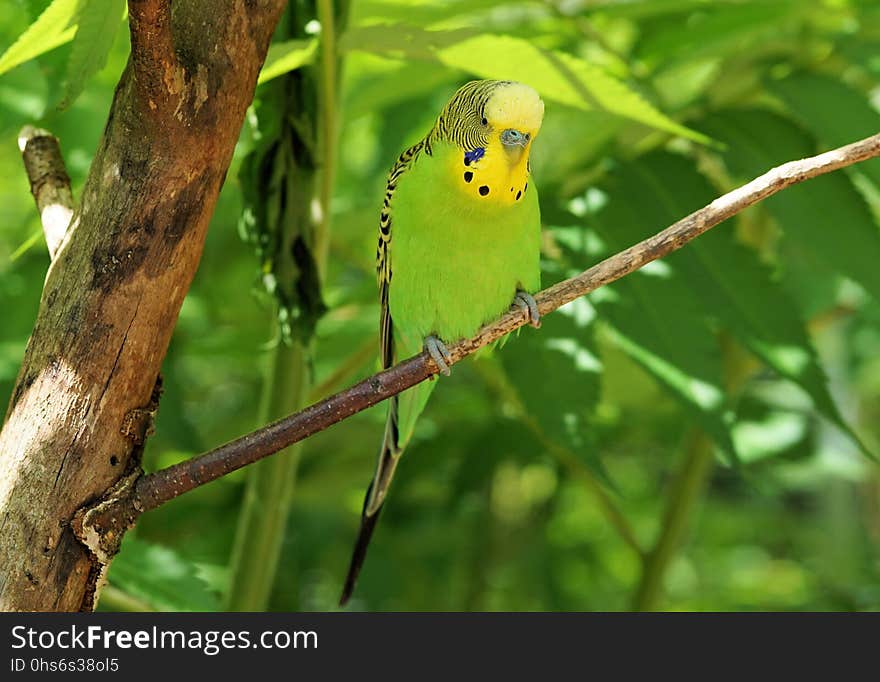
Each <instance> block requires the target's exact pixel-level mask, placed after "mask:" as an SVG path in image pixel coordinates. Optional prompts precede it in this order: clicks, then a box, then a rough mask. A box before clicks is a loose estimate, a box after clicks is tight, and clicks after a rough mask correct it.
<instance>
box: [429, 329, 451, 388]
mask: <svg viewBox="0 0 880 682" xmlns="http://www.w3.org/2000/svg"><path fill="white" fill-rule="evenodd" d="M425 350H426V351H427V352H428V355H430V356H431V359H432V360H433V361H434V364H436V365H437V369H439V370H440V374H442V375H443V376H447V377H448V376H449V375H450V374H452V372H451V371H450V370H449V365H451V364H452V355H451V354H450V352H449V349H448V348H446V346H445V345H444V343H443V342H442V341H441V340H440V339H439V338H437V337H436V336H434V335H433V334H431V335H430V336H426V337H425Z"/></svg>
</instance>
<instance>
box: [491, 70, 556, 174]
mask: <svg viewBox="0 0 880 682" xmlns="http://www.w3.org/2000/svg"><path fill="white" fill-rule="evenodd" d="M543 119H544V102H542V101H541V98H540V97H539V96H538V93H537V92H535V91H534V90H533V89H532V88H530V87H529V86H528V85H523V84H522V83H514V82H509V81H502V82H500V83H499V84H498V85H497V86H496V87H495V88H494V89H493V90H492V93H491V95H490V96H489V98H488V99H487V100H486V106H485V108H484V110H483V116H482V118H481V121H480V123H481V124H482V125H483V126H484V127H485V128H486V130H487V133H488V137H489V138H490V139H491V138H497V140H498V142H500V144H501V148H502V149H503V150H504V151H505V153H506V154H507V156H508V158H509V160H510V162H511V164H512V165H515V164H517V163H519V162H520V161H521V159H522V157H523V155H524V154H526V153H527V152H528V150H529V148H530V147H531V144H532V140H534V139H535V138H536V137H537V136H538V133H539V132H540V130H541V122H542V121H543Z"/></svg>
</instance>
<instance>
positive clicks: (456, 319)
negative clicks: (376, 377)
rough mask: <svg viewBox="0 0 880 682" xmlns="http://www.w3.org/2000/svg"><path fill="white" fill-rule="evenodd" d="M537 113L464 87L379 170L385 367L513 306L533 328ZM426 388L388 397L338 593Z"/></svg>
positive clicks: (436, 347)
mask: <svg viewBox="0 0 880 682" xmlns="http://www.w3.org/2000/svg"><path fill="white" fill-rule="evenodd" d="M543 118H544V103H543V102H542V101H541V98H540V97H539V96H538V93H537V92H535V91H534V90H533V89H532V88H530V87H529V86H527V85H523V84H521V83H515V82H512V81H497V80H482V81H471V82H470V83H467V84H466V85H464V86H462V87H461V88H460V89H459V90H458V91H457V92H456V93H455V94H454V95H453V96H452V99H450V100H449V102H448V103H447V104H446V106H445V107H444V108H443V111H442V112H441V114H440V116H439V118H438V119H437V122H436V123H435V124H434V127H433V128H432V129H431V131H430V132H429V133H428V134H427V135H426V136H425V137H424V139H422V140H421V141H420V142H418V143H416V144H415V145H413V146H412V147H410V148H409V149H407V150H406V151H405V152H403V154H401V155H400V157H399V158H398V159H397V162H396V163H395V164H394V166H393V167H392V169H391V172H390V173H389V174H388V181H387V184H386V189H385V200H384V204H383V207H382V213H381V216H380V219H379V245H378V249H377V250H376V261H377V271H378V279H379V297H380V304H381V314H380V346H381V359H382V367H383V368H388V367H391V366H392V365H393V364H394V363H395V361H396V360H399V359H400V360H402V359H405V358H408V357H410V356H412V355H415V354H417V353H419V352H421V351H422V350H423V349H424V350H426V351H427V352H428V353H429V354H430V356H431V357H432V358H433V360H434V362H435V363H436V364H437V366H438V368H439V369H440V371H441V372H442V373H443V374H446V375H448V374H449V367H448V362H447V361H448V359H449V352H448V351H447V349H446V346H445V345H444V341H448V342H453V341H456V340H458V339H462V338H465V337H469V336H472V335H473V334H475V333H476V332H477V331H478V330H479V329H480V327H482V326H483V325H484V324H486V323H487V322H491V321H492V320H495V319H497V318H498V317H499V316H500V315H501V314H502V313H504V312H505V311H506V310H508V309H509V308H510V307H511V305H515V306H517V307H519V308H521V309H522V310H523V311H524V313H526V314H528V315H529V319H530V322H531V323H532V324H533V325H534V326H538V325H539V324H540V318H539V315H538V307H537V305H536V304H535V300H534V299H533V298H532V296H531V295H530V293H529V292H534V291H537V290H538V289H539V288H540V279H541V271H540V245H541V215H540V208H539V206H538V193H537V191H536V188H535V186H534V183H533V182H532V180H531V176H530V170H531V169H530V164H529V152H530V150H531V145H532V143H533V142H534V140H535V138H536V137H537V135H538V132H539V130H540V128H541V122H542V120H543ZM433 387H434V382H422V383H421V384H419V385H417V386H414V387H413V388H411V389H409V390H407V391H404V392H403V393H401V394H400V395H398V396H395V397H393V398H391V400H390V402H389V407H388V418H387V421H386V424H385V435H384V438H383V440H382V448H381V450H380V453H379V461H378V464H377V466H376V473H375V475H374V476H373V480H372V482H371V483H370V487H369V488H368V490H367V495H366V499H365V501H364V508H363V513H362V516H361V526H360V531H359V533H358V538H357V542H356V544H355V548H354V552H353V555H352V559H351V565H350V567H349V570H348V576H347V578H346V581H345V586H344V588H343V591H342V598H341V599H340V605H344V604H345V603H346V602H347V601H348V599H349V597H351V593H352V591H353V590H354V585H355V581H356V580H357V576H358V573H359V572H360V569H361V566H362V564H363V561H364V557H365V556H366V551H367V545H368V544H369V542H370V537H371V536H372V534H373V530H374V528H375V526H376V521H377V520H378V517H379V512H380V511H381V509H382V505H383V503H384V501H385V496H386V494H387V493H388V486H389V485H390V484H391V479H392V478H393V476H394V471H395V469H396V468H397V463H398V461H399V460H400V456H401V454H402V453H403V450H404V448H405V447H406V444H407V443H408V442H409V439H410V437H411V436H412V433H413V429H414V428H415V423H416V420H417V419H418V417H419V415H420V414H421V412H422V410H423V409H424V408H425V404H426V403H427V400H428V396H430V395H431V391H432V390H433Z"/></svg>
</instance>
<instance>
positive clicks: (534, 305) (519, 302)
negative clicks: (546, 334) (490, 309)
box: [511, 291, 541, 329]
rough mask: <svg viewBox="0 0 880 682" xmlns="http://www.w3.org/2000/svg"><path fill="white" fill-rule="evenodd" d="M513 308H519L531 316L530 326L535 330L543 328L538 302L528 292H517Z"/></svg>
mask: <svg viewBox="0 0 880 682" xmlns="http://www.w3.org/2000/svg"><path fill="white" fill-rule="evenodd" d="M511 307H512V308H519V309H520V310H522V311H523V312H524V313H526V314H528V316H529V324H530V325H532V326H533V327H534V328H535V329H538V328H539V327H540V326H541V313H539V312H538V302H537V301H536V300H535V299H534V297H533V296H532V295H531V294H530V293H528V292H526V291H517V292H516V296H514V297H513V305H512V306H511Z"/></svg>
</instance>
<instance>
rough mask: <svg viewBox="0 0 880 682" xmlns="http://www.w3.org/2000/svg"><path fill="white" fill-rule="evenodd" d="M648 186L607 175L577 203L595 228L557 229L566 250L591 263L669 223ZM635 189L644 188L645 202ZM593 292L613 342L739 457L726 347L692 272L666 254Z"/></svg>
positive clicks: (727, 453) (731, 454) (731, 455)
mask: <svg viewBox="0 0 880 682" xmlns="http://www.w3.org/2000/svg"><path fill="white" fill-rule="evenodd" d="M641 192H642V188H641V187H640V185H639V183H638V182H635V183H633V181H632V180H631V179H630V178H628V177H626V176H625V175H624V174H622V173H614V174H611V175H610V176H608V177H607V178H606V179H605V181H604V182H603V183H602V191H601V192H599V191H594V192H593V196H592V203H591V206H590V208H589V209H585V210H584V211H581V210H578V209H576V210H578V212H579V213H583V214H585V219H586V220H587V224H588V225H589V226H590V227H591V228H593V230H592V231H591V232H590V233H585V232H584V231H583V228H581V227H577V228H569V229H568V234H561V235H560V234H557V242H559V243H560V244H561V245H562V248H563V251H564V252H566V253H567V254H569V256H570V257H571V258H572V259H574V258H578V257H579V260H580V262H579V263H578V264H579V266H584V265H586V264H587V262H593V261H595V258H596V256H597V252H598V251H602V252H603V255H604V254H610V253H615V252H618V251H620V250H622V249H624V248H626V247H628V246H631V245H632V244H634V243H636V242H638V241H640V240H641V239H643V238H644V237H645V236H647V235H648V234H653V233H654V232H656V231H657V230H658V229H660V228H662V227H665V226H666V225H667V224H668V222H669V221H667V217H666V215H665V212H664V211H660V210H658V206H657V205H656V204H654V203H652V202H650V201H646V202H645V203H644V204H643V203H642V200H641ZM633 196H639V201H638V203H637V202H634V201H633ZM585 256H586V257H587V258H585ZM590 299H591V301H592V302H593V303H594V304H595V305H596V308H597V310H598V312H599V318H600V319H601V320H603V321H605V322H607V323H608V324H609V325H610V327H611V332H612V339H613V340H614V342H615V343H616V344H617V345H618V346H620V347H621V348H622V349H623V350H624V351H625V352H626V353H627V354H628V355H630V356H631V357H632V358H633V359H634V360H636V362H638V363H639V364H640V365H641V366H642V367H643V368H644V369H645V370H647V371H648V372H649V374H651V375H652V376H653V377H654V378H655V379H656V380H657V381H659V382H660V384H661V385H663V386H665V387H666V388H667V389H669V391H670V393H671V395H672V396H673V397H675V398H676V399H677V400H678V401H679V402H680V403H681V404H682V405H683V406H684V408H685V409H686V410H687V412H688V413H689V414H690V415H691V417H692V418H693V419H694V421H695V422H696V423H697V424H699V425H700V426H701V427H702V428H703V430H704V431H705V432H706V433H707V434H708V435H709V436H710V437H711V438H712V439H713V440H714V441H715V443H716V444H717V445H718V447H719V448H720V449H721V451H722V452H723V453H724V454H725V456H726V457H727V459H728V460H730V461H736V452H735V448H734V444H733V441H732V438H731V433H730V428H731V426H732V423H733V413H732V411H731V410H730V408H729V406H728V404H727V400H726V396H725V390H724V384H723V382H722V362H721V353H720V349H719V347H718V343H717V340H716V337H715V333H714V332H713V330H712V329H711V328H710V327H709V325H708V324H707V320H706V317H705V314H704V309H703V306H702V304H701V302H700V300H699V299H698V298H697V296H696V294H695V293H694V292H693V291H692V290H691V286H690V283H689V282H688V281H687V279H686V278H685V277H684V276H683V275H682V274H681V273H680V272H679V271H678V270H677V269H675V268H673V267H672V266H671V265H670V264H669V263H668V262H666V261H659V262H655V263H651V264H649V265H648V266H646V267H644V268H642V269H641V270H639V271H637V272H635V273H633V274H632V275H629V276H628V277H624V278H623V279H622V280H620V281H619V282H616V283H614V284H613V285H611V286H608V287H603V288H602V289H600V290H598V291H597V292H595V293H594V294H592V295H591V297H590Z"/></svg>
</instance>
